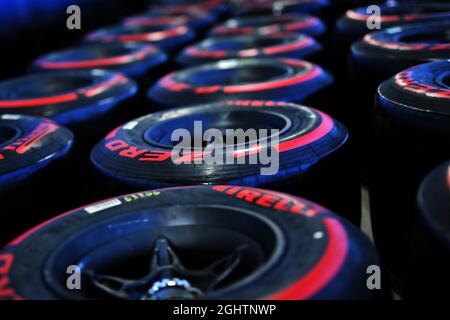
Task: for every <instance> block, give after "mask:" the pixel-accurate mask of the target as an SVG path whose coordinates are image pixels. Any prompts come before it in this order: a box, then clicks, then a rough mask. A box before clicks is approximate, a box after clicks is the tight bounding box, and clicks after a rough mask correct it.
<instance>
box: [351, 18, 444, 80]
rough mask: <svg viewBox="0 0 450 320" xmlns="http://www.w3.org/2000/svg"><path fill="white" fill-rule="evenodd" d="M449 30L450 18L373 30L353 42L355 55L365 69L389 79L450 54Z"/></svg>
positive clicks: (379, 76)
mask: <svg viewBox="0 0 450 320" xmlns="http://www.w3.org/2000/svg"><path fill="white" fill-rule="evenodd" d="M449 19H450V13H449ZM449 33H450V20H449V21H447V22H438V23H436V22H431V23H418V24H412V25H407V26H404V27H402V28H396V27H394V28H388V29H385V30H383V31H379V32H373V33H369V34H367V35H366V36H365V37H364V39H363V40H362V41H359V42H356V43H354V44H353V45H352V48H351V51H352V59H353V62H354V64H355V65H357V67H358V68H362V69H364V73H366V74H367V73H370V74H371V75H373V76H376V77H377V79H386V78H388V77H391V76H393V75H394V74H396V73H398V72H400V71H402V70H404V69H406V68H409V67H412V66H415V65H417V64H421V63H425V62H431V61H436V60H441V59H446V58H449V57H450V36H449ZM380 66H382V67H380ZM355 68H356V67H355Z"/></svg>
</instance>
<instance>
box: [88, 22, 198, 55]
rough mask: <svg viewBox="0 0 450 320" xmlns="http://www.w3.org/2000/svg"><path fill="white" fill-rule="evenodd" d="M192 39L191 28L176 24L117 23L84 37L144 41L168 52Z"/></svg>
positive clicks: (103, 41) (97, 40)
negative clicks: (143, 24)
mask: <svg viewBox="0 0 450 320" xmlns="http://www.w3.org/2000/svg"><path fill="white" fill-rule="evenodd" d="M194 39H195V33H194V31H193V30H191V29H190V28H188V27H187V26H185V25H177V24H155V25H145V26H136V25H133V26H130V25H118V26H114V27H108V28H104V29H99V30H97V31H93V32H91V33H89V34H88V35H87V36H86V38H85V40H86V42H88V43H111V42H113V43H114V42H119V43H136V42H141V43H142V42H144V43H148V44H153V45H156V46H157V47H159V48H160V49H162V50H164V51H169V52H173V51H177V50H178V49H180V48H181V47H183V46H186V45H187V44H189V43H190V42H192V41H193V40H194Z"/></svg>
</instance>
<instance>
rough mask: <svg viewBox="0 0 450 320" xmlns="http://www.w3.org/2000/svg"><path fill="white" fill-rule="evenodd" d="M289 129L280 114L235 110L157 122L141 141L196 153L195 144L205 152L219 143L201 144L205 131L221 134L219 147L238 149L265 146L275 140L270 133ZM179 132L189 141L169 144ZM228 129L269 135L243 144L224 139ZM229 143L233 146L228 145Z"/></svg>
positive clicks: (289, 124)
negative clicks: (186, 135) (262, 130)
mask: <svg viewBox="0 0 450 320" xmlns="http://www.w3.org/2000/svg"><path fill="white" fill-rule="evenodd" d="M196 122H197V128H196ZM199 122H201V128H200V127H198V125H199ZM290 127H291V121H290V120H289V118H287V117H285V116H284V115H281V114H275V113H273V112H268V111H264V112H250V111H243V110H239V111H238V110H236V111H228V112H221V113H217V112H216V113H214V112H211V113H201V114H194V115H189V116H183V117H177V118H174V119H170V120H166V121H162V122H158V123H156V124H155V125H154V126H153V127H151V128H149V129H148V130H146V131H145V132H144V137H143V138H144V140H145V141H146V142H147V143H149V144H151V145H157V146H159V147H163V148H170V149H171V148H173V147H174V146H176V145H177V146H181V147H183V148H192V149H195V148H196V147H198V146H197V144H198V143H197V144H196V141H201V148H205V147H206V146H208V145H211V144H213V143H219V141H209V142H208V141H203V139H202V137H203V134H204V133H205V131H206V130H208V129H218V130H219V131H220V132H221V133H222V136H221V141H220V143H221V144H222V145H225V146H230V145H233V146H237V145H239V143H238V142H241V143H244V144H246V145H250V144H256V143H258V142H262V141H263V139H264V138H266V139H267V138H268V139H269V141H268V142H270V141H271V140H270V139H272V138H274V136H271V132H270V130H272V129H276V130H278V135H279V136H281V135H282V134H284V133H285V132H286V131H287V130H289V129H290ZM178 129H182V130H187V132H189V135H190V138H191V139H190V140H189V141H185V140H182V141H181V139H180V140H176V141H172V134H173V133H174V131H175V130H178ZM200 129H201V130H200ZM227 129H232V130H236V129H242V130H243V131H247V130H248V129H254V130H256V133H257V134H258V135H259V130H260V129H266V130H269V131H268V132H267V135H268V137H267V136H266V137H264V138H263V139H261V138H260V137H259V136H257V137H256V140H255V139H251V138H248V139H247V138H246V139H245V141H238V140H237V139H231V138H230V137H228V138H227ZM231 141H233V142H232V143H230V142H231Z"/></svg>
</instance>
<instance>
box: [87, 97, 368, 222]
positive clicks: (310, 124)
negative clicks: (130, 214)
mask: <svg viewBox="0 0 450 320" xmlns="http://www.w3.org/2000/svg"><path fill="white" fill-rule="evenodd" d="M199 121H201V124H200V127H199V125H198V124H199V123H200V122H199ZM210 129H211V130H215V131H214V132H217V131H218V132H219V133H218V136H217V135H216V134H217V133H215V134H214V136H210V137H209V138H208V139H210V140H208V141H209V142H208V141H203V139H202V138H203V137H204V134H205V135H206V134H207V133H208V132H211V130H210ZM249 129H252V130H256V132H254V133H255V136H253V137H252V135H251V132H249ZM228 130H237V131H235V132H236V133H237V140H234V139H233V140H231V141H230V137H229V136H227V134H226V132H227V131H228ZM239 130H241V132H242V133H243V134H244V135H247V134H249V136H248V137H247V136H246V137H244V136H243V135H242V134H239V133H238V132H239ZM261 130H269V131H268V132H266V133H265V134H262V133H261ZM273 130H277V131H273ZM180 131H182V132H180ZM228 132H229V131H228ZM178 134H182V135H181V136H178ZM174 136H175V138H173V137H174ZM181 137H182V138H181ZM172 139H175V140H172ZM347 139H348V135H347V132H346V130H345V128H344V127H343V126H342V125H341V124H340V123H339V122H337V121H335V120H334V119H332V118H331V117H330V116H328V115H327V114H325V113H323V112H320V111H317V110H314V109H311V108H308V107H303V106H299V105H294V104H289V103H284V102H273V101H258V100H252V101H245V100H241V101H226V102H218V103H214V104H208V105H199V106H193V107H186V108H180V109H177V110H176V111H175V112H174V111H173V110H168V111H164V112H158V113H153V114H150V115H148V116H145V117H142V118H139V119H136V120H134V121H131V122H128V123H126V124H124V125H122V126H120V127H119V128H117V129H116V130H114V131H112V132H111V133H110V134H109V135H108V136H106V138H105V139H104V140H102V141H101V142H100V143H99V144H97V146H96V147H95V148H94V149H93V151H92V153H91V160H92V162H93V163H94V165H95V167H97V168H98V170H99V172H101V173H103V176H99V181H105V179H106V181H107V182H103V183H99V184H100V185H102V186H103V187H102V188H103V189H105V186H108V188H111V190H106V192H108V193H107V194H105V196H109V195H112V194H117V193H125V192H133V191H138V190H140V189H143V188H149V187H163V186H181V185H192V184H204V183H208V184H221V183H222V184H231V185H235V184H238V185H239V184H240V185H250V186H264V187H267V188H268V189H272V190H278V191H283V192H291V193H295V194H299V195H306V196H307V197H308V198H310V199H313V200H314V201H317V202H319V201H321V202H322V203H323V204H324V205H326V206H327V207H329V208H331V209H332V210H334V211H337V212H342V213H343V215H345V217H347V218H348V219H349V220H351V221H352V222H354V223H355V224H358V222H359V219H360V207H361V205H360V198H359V197H360V187H359V179H358V178H357V177H356V176H355V174H352V170H353V171H354V165H353V155H352V151H351V147H350V145H349V144H348V141H347ZM199 140H200V142H201V141H203V142H201V144H199V143H198V142H197V141H199ZM208 146H209V147H208ZM180 147H181V148H180ZM216 156H218V158H216ZM267 156H268V157H270V158H267ZM213 157H214V158H213ZM230 159H231V160H230ZM263 163H264V164H263ZM355 178H356V179H355Z"/></svg>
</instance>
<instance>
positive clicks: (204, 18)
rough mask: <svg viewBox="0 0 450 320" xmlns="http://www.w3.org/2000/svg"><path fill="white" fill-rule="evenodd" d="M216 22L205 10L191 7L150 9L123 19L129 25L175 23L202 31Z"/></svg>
mask: <svg viewBox="0 0 450 320" xmlns="http://www.w3.org/2000/svg"><path fill="white" fill-rule="evenodd" d="M215 22H216V18H215V16H214V15H212V14H211V13H209V12H207V11H203V10H198V9H191V10H187V11H186V10H178V11H177V10H168V11H167V12H164V11H162V12H161V11H150V12H145V13H144V14H141V15H136V16H132V17H128V18H126V19H125V20H124V24H126V25H130V26H146V25H154V24H164V23H167V24H177V25H187V26H188V27H190V28H193V29H195V30H197V31H199V30H200V31H204V30H205V29H207V28H208V27H210V26H211V25H213V24H214V23H215Z"/></svg>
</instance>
